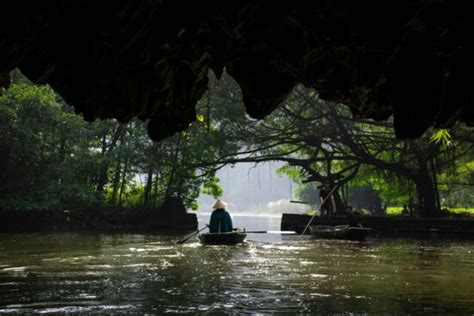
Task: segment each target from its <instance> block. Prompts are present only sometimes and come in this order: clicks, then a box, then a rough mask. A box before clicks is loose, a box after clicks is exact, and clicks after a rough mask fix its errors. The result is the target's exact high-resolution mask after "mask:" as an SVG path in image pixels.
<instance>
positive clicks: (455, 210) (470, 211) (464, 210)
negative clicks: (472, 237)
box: [307, 206, 474, 216]
mask: <svg viewBox="0 0 474 316" xmlns="http://www.w3.org/2000/svg"><path fill="white" fill-rule="evenodd" d="M443 209H447V210H449V212H450V213H452V214H458V215H460V214H467V215H474V207H451V208H448V207H443ZM402 210H403V207H401V206H390V207H387V215H393V216H395V215H401V214H402ZM356 211H360V210H356ZM316 212H318V211H317V210H311V211H309V212H308V213H307V214H308V215H311V216H313V215H314V214H315V213H316ZM362 213H364V214H370V213H369V212H368V211H367V210H365V209H362Z"/></svg>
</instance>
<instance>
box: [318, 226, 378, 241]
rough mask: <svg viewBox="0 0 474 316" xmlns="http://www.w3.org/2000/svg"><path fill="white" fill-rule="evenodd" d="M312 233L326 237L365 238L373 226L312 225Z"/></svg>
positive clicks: (319, 236)
mask: <svg viewBox="0 0 474 316" xmlns="http://www.w3.org/2000/svg"><path fill="white" fill-rule="evenodd" d="M309 230H310V231H311V235H313V236H314V237H316V238H324V239H348V240H364V239H365V238H366V237H367V235H368V234H369V232H370V231H371V230H372V229H371V228H365V227H349V225H340V226H310V227H309Z"/></svg>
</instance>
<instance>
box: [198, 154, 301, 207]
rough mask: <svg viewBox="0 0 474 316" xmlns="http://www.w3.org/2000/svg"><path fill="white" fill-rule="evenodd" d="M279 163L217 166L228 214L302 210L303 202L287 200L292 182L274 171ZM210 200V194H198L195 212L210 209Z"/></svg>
mask: <svg viewBox="0 0 474 316" xmlns="http://www.w3.org/2000/svg"><path fill="white" fill-rule="evenodd" d="M279 166H281V163H276V162H268V163H260V164H257V165H255V164H254V163H240V164H236V165H234V166H226V167H224V168H222V169H221V170H219V171H218V173H217V176H218V177H219V179H220V182H221V185H222V187H223V189H224V195H223V196H222V197H221V199H222V200H223V201H225V202H226V203H228V204H229V206H228V210H229V211H230V212H231V213H232V214H252V215H269V214H271V215H278V214H281V213H304V212H306V211H307V210H308V207H307V206H306V205H303V204H295V203H290V202H289V201H290V200H291V199H293V197H292V193H291V192H292V190H293V189H294V188H295V187H296V183H294V182H293V181H292V180H290V178H288V177H287V176H285V175H281V176H280V175H277V174H276V169H277V168H278V167H279ZM214 202H215V199H214V198H213V197H212V196H208V195H204V194H201V196H200V197H199V199H198V203H199V210H198V212H199V213H209V212H211V211H212V205H213V204H214Z"/></svg>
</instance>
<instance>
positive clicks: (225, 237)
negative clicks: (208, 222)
mask: <svg viewBox="0 0 474 316" xmlns="http://www.w3.org/2000/svg"><path fill="white" fill-rule="evenodd" d="M246 237H247V233H245V232H243V231H234V232H229V233H206V234H201V235H199V240H200V241H201V243H203V244H205V245H236V244H240V243H243V242H244V241H245V238H246Z"/></svg>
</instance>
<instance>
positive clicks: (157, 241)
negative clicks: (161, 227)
mask: <svg viewBox="0 0 474 316" xmlns="http://www.w3.org/2000/svg"><path fill="white" fill-rule="evenodd" d="M206 220H207V219H206V218H205V217H201V222H205V221H206ZM279 221H280V219H279V218H259V217H255V218H250V217H238V216H237V217H234V222H235V224H236V226H240V227H246V228H247V229H248V230H250V229H257V230H260V229H265V230H266V229H274V230H278V229H279ZM176 239H177V237H163V236H151V235H132V234H122V235H119V234H117V235H93V234H51V235H48V234H22V235H1V234H0V313H8V312H11V313H19V312H25V313H66V312H73V313H74V312H78V313H104V312H105V313H137V314H141V313H156V314H161V313H166V312H168V313H177V312H183V313H193V314H194V313H203V314H204V313H214V314H216V315H221V314H232V313H263V314H264V313H289V314H291V313H346V312H352V313H370V314H380V313H389V314H392V313H397V314H406V313H412V314H413V313H416V314H418V313H424V314H433V313H439V314H445V313H449V314H473V313H474V242H473V241H447V240H444V241H442V240H422V241H420V240H418V241H417V240H413V239H369V240H368V241H365V242H346V241H322V240H311V239H308V238H302V237H299V236H283V237H282V236H279V235H261V234H254V235H249V237H248V239H249V241H248V242H247V243H246V244H243V245H239V246H202V245H200V244H199V243H198V242H197V239H192V240H190V241H189V242H188V243H185V244H184V245H176V244H175V243H174V241H175V240H176Z"/></svg>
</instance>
